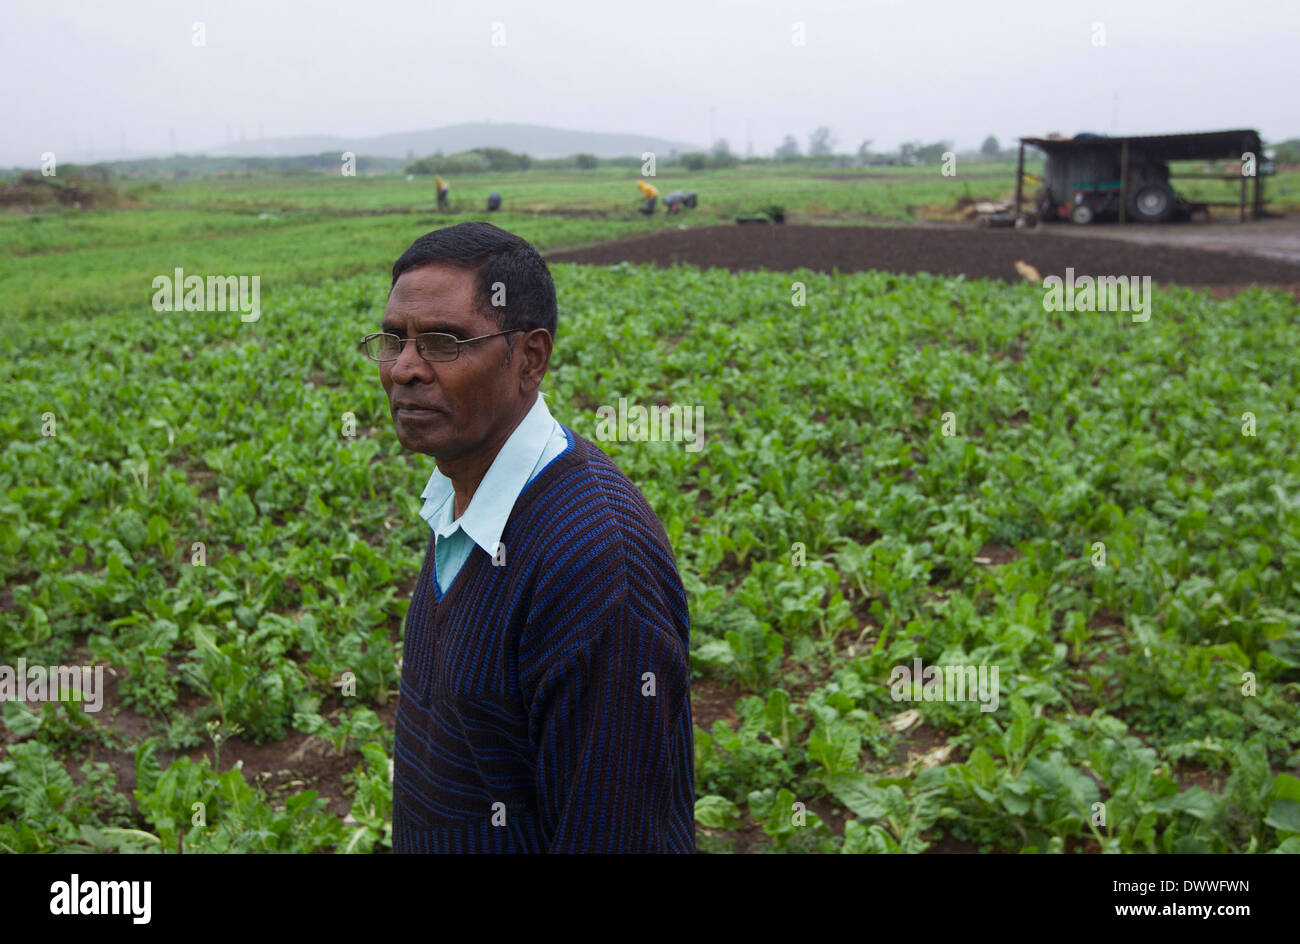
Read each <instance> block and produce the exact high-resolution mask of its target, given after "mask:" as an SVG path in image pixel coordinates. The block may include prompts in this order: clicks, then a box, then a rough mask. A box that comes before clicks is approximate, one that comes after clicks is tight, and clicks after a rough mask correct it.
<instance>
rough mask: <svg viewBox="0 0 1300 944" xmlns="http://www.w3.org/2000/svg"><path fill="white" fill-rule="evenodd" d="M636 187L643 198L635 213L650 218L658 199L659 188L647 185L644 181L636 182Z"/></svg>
mask: <svg viewBox="0 0 1300 944" xmlns="http://www.w3.org/2000/svg"><path fill="white" fill-rule="evenodd" d="M636 185H637V188H638V189H640V191H641V196H642V197H643V198H644V201H643V202H642V204H641V206H640V208H639V209H638V210H637V212H638V213H644V214H645V215H646V216H650V215H651V214H653V213H654V211H655V203H656V202H657V201H658V199H659V188H658V187H656V186H655V185H654V184H651V183H647V182H646V181H644V180H638V181H637V182H636Z"/></svg>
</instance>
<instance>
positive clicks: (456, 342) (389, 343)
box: [357, 328, 527, 362]
mask: <svg viewBox="0 0 1300 944" xmlns="http://www.w3.org/2000/svg"><path fill="white" fill-rule="evenodd" d="M526 330H527V329H526V328H511V329H510V330H509V331H498V332H497V333H496V334H480V335H479V336H478V337H476V338H465V339H464V340H463V341H462V340H461V339H460V338H458V337H455V336H454V335H450V334H443V333H442V332H439V331H426V332H425V333H424V334H418V335H416V336H415V337H413V338H399V337H398V336H397V335H395V334H388V333H387V332H383V331H381V332H378V333H376V334H368V335H366V336H365V337H364V338H362V339H361V343H360V344H358V345H357V347H358V348H360V349H362V350H364V351H365V352H366V354H367V355H368V356H369V357H370V359H371V360H374V361H381V362H382V361H395V360H397V359H398V358H399V357H401V356H402V346H403V345H404V344H406V342H407V341H414V342H415V350H416V353H418V354H419V355H420V356H421V357H422V358H424V359H425V360H426V361H437V362H446V361H454V360H455V359H456V358H457V357H459V356H460V346H461V345H462V344H471V343H473V342H474V341H482V340H484V339H485V338H499V337H500V336H501V335H503V334H514V333H515V332H516V331H526Z"/></svg>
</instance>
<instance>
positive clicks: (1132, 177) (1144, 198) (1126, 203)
mask: <svg viewBox="0 0 1300 944" xmlns="http://www.w3.org/2000/svg"><path fill="white" fill-rule="evenodd" d="M1025 145H1029V146H1031V147H1036V148H1038V149H1039V150H1040V151H1042V152H1043V153H1044V154H1045V155H1046V158H1047V160H1046V165H1045V169H1044V172H1043V188H1042V190H1041V191H1040V195H1039V201H1038V206H1036V207H1035V209H1036V210H1037V211H1038V212H1039V214H1040V216H1043V217H1044V218H1065V217H1066V216H1069V218H1071V219H1074V220H1075V221H1076V222H1089V221H1090V220H1091V219H1093V213H1094V212H1096V211H1097V210H1098V209H1100V208H1103V207H1105V208H1110V209H1113V210H1114V211H1116V212H1117V215H1118V217H1119V221H1120V222H1121V223H1122V222H1124V221H1125V220H1127V219H1138V220H1142V221H1146V222H1162V221H1163V220H1166V219H1169V218H1171V216H1173V215H1174V214H1175V212H1176V211H1177V209H1178V208H1179V206H1180V205H1181V206H1183V207H1186V204H1181V202H1180V201H1179V199H1178V198H1177V196H1176V195H1175V194H1174V191H1173V188H1172V187H1171V185H1170V183H1169V178H1170V173H1169V162H1170V161H1216V160H1232V161H1242V160H1243V157H1244V156H1245V155H1248V154H1249V155H1254V161H1253V167H1254V173H1253V174H1252V175H1250V176H1247V175H1246V174H1245V173H1242V172H1240V171H1238V172H1237V173H1235V174H1233V175H1232V176H1225V175H1224V174H1222V173H1195V174H1181V175H1180V177H1182V178H1188V177H1200V178H1213V179H1220V180H1223V179H1227V180H1233V179H1237V178H1240V180H1241V197H1240V199H1239V200H1238V201H1237V202H1233V203H1223V202H1220V203H1200V204H1197V205H1196V206H1198V207H1208V206H1235V207H1237V208H1238V218H1239V219H1241V220H1244V219H1245V218H1246V185H1247V182H1248V181H1250V180H1254V182H1255V188H1254V195H1253V199H1252V200H1251V204H1252V216H1254V217H1259V216H1260V215H1262V213H1263V206H1264V196H1263V189H1262V187H1263V183H1262V180H1261V176H1262V175H1261V173H1260V171H1259V168H1260V166H1261V165H1262V164H1263V154H1262V151H1263V142H1262V141H1261V140H1260V137H1259V133H1258V132H1257V131H1253V130H1250V129H1244V130H1237V131H1206V132H1197V133H1193V134H1154V135H1141V136H1126V137H1107V136H1104V135H1091V134H1081V135H1077V136H1075V137H1073V138H1054V137H1053V138H1021V139H1020V159H1019V162H1018V164H1017V167H1016V213H1017V215H1018V214H1019V213H1020V210H1021V206H1022V199H1023V192H1024V170H1025ZM1241 166H1243V167H1245V166H1247V165H1245V164H1242V165H1241ZM1076 208H1080V209H1076ZM1047 211H1050V214H1049V213H1048V212H1047Z"/></svg>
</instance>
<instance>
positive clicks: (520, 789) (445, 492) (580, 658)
mask: <svg viewBox="0 0 1300 944" xmlns="http://www.w3.org/2000/svg"><path fill="white" fill-rule="evenodd" d="M556 308H557V304H556V296H555V287H554V285H553V283H552V281H551V275H550V272H549V271H548V269H547V267H546V264H545V263H544V262H543V261H542V258H541V257H540V256H539V255H538V254H537V251H536V250H535V249H534V248H533V247H532V246H531V245H530V244H529V243H527V242H526V241H524V240H523V239H521V238H519V237H518V236H515V235H513V234H511V233H508V232H506V231H505V230H502V229H499V228H497V227H495V226H493V225H491V224H489V223H481V222H473V223H461V224H459V225H456V226H451V227H447V228H445V229H439V230H436V231H434V232H432V233H428V234H426V235H424V236H421V237H420V238H419V239H417V240H416V241H415V242H414V243H412V244H411V246H410V248H409V249H407V250H406V252H404V253H403V254H402V256H401V258H400V259H398V260H397V263H396V264H395V265H394V266H393V277H392V285H391V289H390V292H389V296H388V304H387V307H386V308H385V310H384V316H383V322H382V324H381V325H380V328H381V332H380V333H377V334H370V335H368V336H367V337H366V338H364V339H363V340H362V342H361V344H362V347H363V348H364V349H365V351H366V352H367V353H368V354H369V355H370V356H371V357H372V358H374V359H375V360H377V361H378V362H379V365H378V366H379V380H380V383H382V384H383V387H384V390H385V392H386V393H387V394H388V402H389V408H390V412H391V414H392V418H393V425H394V428H395V430H396V432H397V438H398V440H399V441H400V442H401V444H402V445H403V446H404V447H405V448H406V449H409V450H411V451H413V452H418V453H421V454H423V455H427V456H431V457H432V458H433V461H434V465H435V467H436V468H435V469H434V470H433V472H432V474H431V475H430V477H429V481H428V484H427V485H426V486H425V488H424V491H423V492H422V493H421V498H422V499H423V501H424V507H423V509H422V510H421V511H420V516H421V517H422V518H423V519H424V520H425V521H426V522H428V524H429V527H430V534H429V539H428V545H427V547H426V549H425V554H424V564H423V566H422V567H421V569H420V575H419V579H418V582H417V583H416V585H415V590H414V592H413V593H412V596H411V601H410V608H409V609H408V611H407V615H406V634H405V641H404V649H403V656H402V673H401V676H402V677H401V687H400V697H399V701H398V708H397V730H396V743H395V747H394V772H393V851H394V852H399V853H409V852H597V853H606V852H679V853H689V852H693V851H694V848H695V836H694V808H695V793H694V773H695V772H694V745H693V743H692V736H691V730H692V727H691V704H690V672H689V661H688V651H689V646H690V619H689V614H688V612H687V605H686V593H685V591H684V589H683V587H682V581H681V578H680V576H679V574H678V571H677V565H676V561H675V559H674V556H673V551H672V548H671V547H670V545H669V543H668V537H667V535H666V533H665V531H664V528H663V526H662V525H661V524H660V522H659V519H658V518H657V517H656V516H655V513H654V511H653V510H652V509H651V507H650V505H649V504H648V503H647V502H646V500H645V498H644V497H643V496H642V494H641V492H640V491H639V490H638V489H637V487H636V486H635V485H633V484H632V482H631V481H629V480H628V478H627V477H626V476H625V475H624V474H623V473H622V472H621V471H620V470H619V468H618V467H617V466H616V465H615V464H614V463H613V462H612V461H611V460H610V459H609V457H608V456H606V455H605V453H604V452H603V451H601V449H600V448H599V447H597V446H596V445H595V444H594V443H592V442H591V441H589V440H587V439H585V438H584V437H582V436H579V435H578V434H576V433H574V432H573V430H571V429H569V428H568V427H566V426H563V425H561V424H560V423H558V422H556V421H555V419H554V418H553V417H552V416H551V413H550V410H549V409H547V406H546V403H545V402H544V401H543V399H542V396H541V394H540V393H539V390H538V388H539V387H540V385H541V383H542V378H543V377H544V376H545V375H546V371H547V368H548V365H549V364H550V358H551V350H552V345H553V344H554V342H555V336H556ZM384 500H385V501H387V500H388V499H384Z"/></svg>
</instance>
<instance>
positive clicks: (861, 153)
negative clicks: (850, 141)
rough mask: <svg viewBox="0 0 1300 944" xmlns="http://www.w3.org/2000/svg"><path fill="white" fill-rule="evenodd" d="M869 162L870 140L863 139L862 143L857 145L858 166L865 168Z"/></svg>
mask: <svg viewBox="0 0 1300 944" xmlns="http://www.w3.org/2000/svg"><path fill="white" fill-rule="evenodd" d="M870 160H871V139H870V138H863V139H862V143H861V144H859V145H858V166H859V167H865V166H866V165H867V163H868V162H869V161H870Z"/></svg>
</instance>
